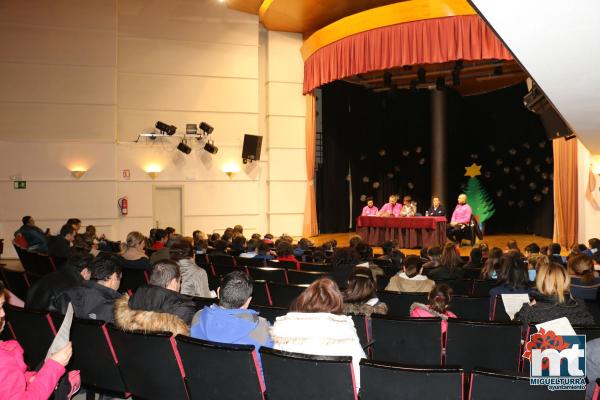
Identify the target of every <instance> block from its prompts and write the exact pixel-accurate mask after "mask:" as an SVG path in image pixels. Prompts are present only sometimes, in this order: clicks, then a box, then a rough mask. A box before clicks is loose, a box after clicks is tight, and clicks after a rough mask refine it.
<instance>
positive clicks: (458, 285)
mask: <svg viewBox="0 0 600 400" xmlns="http://www.w3.org/2000/svg"><path fill="white" fill-rule="evenodd" d="M436 283H438V284H441V283H445V284H446V285H448V286H450V287H451V288H452V293H453V294H454V295H455V296H460V295H464V296H468V295H469V294H471V292H472V291H473V281H472V280H470V279H448V280H444V281H436Z"/></svg>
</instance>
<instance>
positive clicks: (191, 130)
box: [185, 124, 198, 135]
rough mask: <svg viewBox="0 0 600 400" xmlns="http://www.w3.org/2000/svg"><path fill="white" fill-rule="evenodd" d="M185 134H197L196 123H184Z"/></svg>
mask: <svg viewBox="0 0 600 400" xmlns="http://www.w3.org/2000/svg"><path fill="white" fill-rule="evenodd" d="M185 134H186V135H196V134H198V128H197V127H196V124H186V125H185Z"/></svg>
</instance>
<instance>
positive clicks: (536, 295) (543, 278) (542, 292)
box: [515, 262, 594, 325]
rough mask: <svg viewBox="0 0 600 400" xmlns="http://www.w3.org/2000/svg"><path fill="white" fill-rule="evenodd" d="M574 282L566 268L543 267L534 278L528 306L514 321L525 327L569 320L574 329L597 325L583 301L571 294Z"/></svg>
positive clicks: (558, 265)
mask: <svg viewBox="0 0 600 400" xmlns="http://www.w3.org/2000/svg"><path fill="white" fill-rule="evenodd" d="M570 284H571V279H570V277H569V273H568V272H567V270H566V268H564V267H563V266H562V265H560V264H558V263H554V262H550V263H549V264H542V265H541V266H540V267H539V269H538V272H537V276H536V278H535V290H534V291H533V292H532V293H531V295H530V297H532V298H533V300H532V301H531V302H530V303H529V304H523V307H521V310H519V312H518V313H517V314H515V319H516V320H519V321H521V322H522V323H523V324H529V323H532V322H535V323H541V322H547V321H552V320H554V319H558V318H562V317H566V318H567V319H568V320H569V322H570V323H571V325H594V317H593V316H592V314H591V313H590V311H589V310H588V308H587V306H586V304H585V302H584V301H583V300H579V299H574V298H573V297H572V296H571V294H570V292H569V291H570Z"/></svg>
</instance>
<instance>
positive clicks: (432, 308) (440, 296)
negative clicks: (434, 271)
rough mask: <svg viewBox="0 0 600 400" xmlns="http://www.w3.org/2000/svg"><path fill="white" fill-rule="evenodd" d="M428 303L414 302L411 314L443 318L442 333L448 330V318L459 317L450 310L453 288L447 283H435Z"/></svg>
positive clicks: (415, 316)
mask: <svg viewBox="0 0 600 400" xmlns="http://www.w3.org/2000/svg"><path fill="white" fill-rule="evenodd" d="M427 300H428V304H423V303H413V304H412V305H411V306H410V316H411V317H413V318H431V317H437V318H441V319H442V334H445V333H446V331H447V330H448V318H457V317H456V315H455V314H454V313H453V312H452V311H448V305H449V304H450V301H451V300H452V289H451V288H450V286H448V285H446V284H445V283H442V284H438V285H435V287H434V288H433V289H432V290H431V292H429V296H428V298H427Z"/></svg>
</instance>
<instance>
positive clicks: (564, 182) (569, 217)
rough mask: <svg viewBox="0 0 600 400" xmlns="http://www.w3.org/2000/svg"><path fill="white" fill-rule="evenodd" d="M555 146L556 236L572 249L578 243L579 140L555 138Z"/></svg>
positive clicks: (557, 239)
mask: <svg viewBox="0 0 600 400" xmlns="http://www.w3.org/2000/svg"><path fill="white" fill-rule="evenodd" d="M552 146H553V148H554V238H553V240H554V241H555V242H556V243H560V244H561V246H564V247H566V248H567V249H570V248H571V247H572V246H573V245H575V244H577V221H578V218H579V217H578V203H577V201H578V200H577V198H578V190H579V189H578V187H577V140H569V141H567V140H565V139H555V140H553V141H552Z"/></svg>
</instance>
